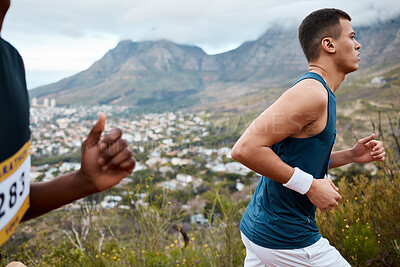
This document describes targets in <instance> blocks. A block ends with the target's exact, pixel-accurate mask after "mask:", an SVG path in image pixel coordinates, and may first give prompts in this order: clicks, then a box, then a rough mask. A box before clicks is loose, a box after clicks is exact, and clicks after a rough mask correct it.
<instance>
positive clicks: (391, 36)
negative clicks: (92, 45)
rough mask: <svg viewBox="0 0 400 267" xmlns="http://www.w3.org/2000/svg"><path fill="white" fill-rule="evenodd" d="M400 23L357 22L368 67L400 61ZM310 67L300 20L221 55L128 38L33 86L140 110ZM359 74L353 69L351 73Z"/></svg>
mask: <svg viewBox="0 0 400 267" xmlns="http://www.w3.org/2000/svg"><path fill="white" fill-rule="evenodd" d="M399 26H400V16H399V17H397V18H395V19H391V20H389V21H387V22H385V23H378V24H374V25H371V26H365V27H359V28H355V31H356V33H357V37H356V38H357V40H358V41H359V42H360V43H361V44H362V45H363V48H362V49H361V59H362V60H361V62H360V70H363V71H362V73H364V74H365V73H368V70H372V69H377V68H379V67H380V66H383V67H385V66H387V65H395V64H397V63H398V62H400V55H399V54H398V53H397V52H396V47H398V46H399V45H400V30H399V28H400V27H399ZM306 70H307V62H306V59H305V56H304V55H303V53H302V51H301V48H300V45H299V43H298V40H297V29H296V28H290V29H280V28H274V29H269V30H267V31H266V32H265V33H264V34H263V35H261V36H260V37H259V38H258V39H256V40H253V41H247V42H244V43H243V44H242V45H241V46H239V47H238V48H236V49H233V50H231V51H227V52H224V53H221V54H216V55H208V54H207V53H205V52H204V50H203V49H201V48H200V47H197V46H191V45H183V44H176V43H173V42H171V41H168V40H158V41H145V42H132V41H130V40H124V41H121V42H120V43H118V45H117V46H116V47H114V48H113V49H111V50H109V51H108V52H107V53H106V54H105V55H104V56H103V57H102V58H101V59H99V60H98V61H96V62H95V63H93V64H92V66H91V67H89V68H88V69H86V70H84V71H82V72H80V73H77V74H76V75H73V76H71V77H68V78H65V79H63V80H61V81H59V82H57V83H53V84H50V85H46V86H41V87H39V88H36V89H32V90H30V94H31V97H37V98H39V99H40V98H44V97H51V98H55V99H56V100H57V103H59V104H61V105H69V104H124V105H132V106H134V107H135V108H136V110H138V111H149V110H155V111H164V110H174V109H181V108H188V109H192V108H196V109H198V108H201V107H204V108H209V107H212V106H213V105H214V104H216V103H219V102H221V100H222V102H229V101H232V99H233V97H241V96H244V95H248V94H252V93H254V92H260V91H262V90H270V89H271V88H277V87H282V88H283V87H287V86H289V85H290V84H291V83H292V82H294V80H295V78H297V77H298V76H299V75H301V74H302V73H303V72H305V71H306ZM370 72H372V71H370ZM357 77H358V76H357V74H355V75H353V74H351V75H350V79H349V80H351V79H358V78H357ZM260 93H261V94H263V93H264V92H260Z"/></svg>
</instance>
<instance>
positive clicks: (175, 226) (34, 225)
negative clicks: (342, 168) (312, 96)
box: [0, 151, 400, 267]
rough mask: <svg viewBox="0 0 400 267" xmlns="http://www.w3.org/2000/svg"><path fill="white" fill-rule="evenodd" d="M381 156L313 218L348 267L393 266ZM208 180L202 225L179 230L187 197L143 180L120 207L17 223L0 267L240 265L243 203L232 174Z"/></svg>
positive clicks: (398, 218) (398, 230)
mask: <svg viewBox="0 0 400 267" xmlns="http://www.w3.org/2000/svg"><path fill="white" fill-rule="evenodd" d="M388 152H389V153H388V156H387V160H386V162H385V163H382V164H379V166H378V167H379V168H378V169H379V170H378V172H377V174H376V175H375V176H369V177H367V176H365V175H363V174H362V173H361V174H360V172H356V171H349V172H343V173H342V174H341V175H346V176H345V177H342V178H341V179H340V180H339V181H338V183H337V185H338V187H339V188H340V191H339V192H340V194H341V196H342V201H341V203H340V205H339V206H338V207H337V208H336V209H334V210H333V211H330V212H325V213H322V212H320V211H317V213H316V220H317V224H318V225H319V227H320V231H321V234H322V235H323V236H324V237H326V238H328V239H329V241H330V243H331V244H332V245H334V246H335V247H336V248H337V249H338V250H339V251H340V252H341V253H342V255H343V256H344V257H345V258H346V260H347V261H349V263H350V264H351V265H352V266H400V264H399V262H400V247H399V244H400V223H399V222H400V212H399V203H400V174H399V172H398V170H399V165H398V163H397V160H394V159H393V157H392V154H393V153H392V152H391V151H388ZM216 175H217V176H218V178H219V179H221V178H225V179H222V180H224V181H225V182H221V183H209V185H208V186H209V188H208V191H207V192H205V193H203V194H202V195H201V196H202V198H203V199H206V201H207V205H206V207H205V208H204V209H203V214H204V217H205V218H207V220H208V221H207V223H206V224H203V225H201V224H191V225H190V226H188V225H186V227H184V224H187V223H186V222H187V221H188V220H189V217H190V214H191V213H190V212H191V211H190V210H182V209H181V208H180V205H177V202H178V199H179V201H185V200H187V199H189V200H190V197H191V194H190V192H185V190H181V191H180V192H178V193H177V195H175V194H176V192H174V191H168V190H163V189H161V188H158V187H156V185H155V181H154V179H153V178H146V179H143V180H142V182H141V183H139V184H136V185H134V189H133V190H128V192H127V193H126V194H124V195H123V205H125V207H122V206H117V207H116V208H114V209H98V208H97V207H98V206H96V205H93V204H91V203H92V202H90V203H86V204H85V203H84V204H82V205H81V207H82V208H81V209H80V210H59V211H56V212H52V213H49V214H47V215H45V216H43V217H41V218H39V219H36V220H31V221H28V222H25V223H23V224H21V225H20V226H19V227H18V229H17V231H16V232H15V233H14V235H13V239H12V240H9V241H8V242H7V243H6V244H5V245H4V246H3V247H2V249H3V252H2V254H1V258H0V266H5V265H6V264H7V263H9V262H10V261H13V260H18V261H22V262H24V263H25V264H26V265H28V266H104V267H106V266H107V267H108V266H174V267H175V266H241V265H242V264H243V260H244V256H245V248H244V246H243V244H242V242H241V239H240V230H239V222H240V219H241V216H242V214H243V212H244V210H245V208H246V206H247V204H248V201H249V200H248V199H247V198H242V200H240V199H238V198H237V197H235V196H234V194H232V191H231V189H230V183H229V181H232V180H235V179H237V177H236V176H235V175H234V174H227V175H226V176H225V177H223V174H216ZM250 178H251V177H250V176H249V177H248V179H250ZM113 190H114V191H111V192H107V193H106V194H110V193H113V192H115V194H117V192H116V191H115V190H117V189H113ZM118 190H119V189H118ZM187 190H189V188H188V189H187ZM243 199H246V200H243ZM126 205H128V206H130V207H131V208H130V209H126ZM185 218H186V219H185Z"/></svg>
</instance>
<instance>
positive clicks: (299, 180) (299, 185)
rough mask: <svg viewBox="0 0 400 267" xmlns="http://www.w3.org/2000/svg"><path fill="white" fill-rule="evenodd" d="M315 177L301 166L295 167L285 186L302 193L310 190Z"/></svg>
mask: <svg viewBox="0 0 400 267" xmlns="http://www.w3.org/2000/svg"><path fill="white" fill-rule="evenodd" d="M313 179H314V177H313V176H312V175H311V174H308V173H306V172H304V171H302V170H300V169H299V168H297V167H295V168H294V173H293V175H292V177H290V179H289V181H288V182H287V183H286V184H283V186H285V187H287V188H289V189H292V190H294V191H296V192H298V193H300V194H302V195H304V194H305V193H307V192H308V190H309V189H310V187H311V184H312V182H313Z"/></svg>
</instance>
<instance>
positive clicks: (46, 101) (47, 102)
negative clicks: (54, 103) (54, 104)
mask: <svg viewBox="0 0 400 267" xmlns="http://www.w3.org/2000/svg"><path fill="white" fill-rule="evenodd" d="M49 104H50V103H49V99H48V98H47V97H46V98H45V99H44V100H43V107H45V108H48V107H49V106H50V105H49Z"/></svg>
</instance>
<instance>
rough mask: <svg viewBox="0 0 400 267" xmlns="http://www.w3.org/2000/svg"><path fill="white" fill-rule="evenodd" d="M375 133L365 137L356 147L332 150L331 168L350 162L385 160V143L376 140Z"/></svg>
mask: <svg viewBox="0 0 400 267" xmlns="http://www.w3.org/2000/svg"><path fill="white" fill-rule="evenodd" d="M374 138H375V134H371V135H370V136H367V137H364V138H362V139H360V140H358V142H357V143H356V144H355V146H354V147H352V148H350V149H346V150H341V151H336V152H332V154H331V163H330V164H329V168H336V167H340V166H343V165H346V164H349V163H368V162H372V161H384V160H385V156H386V152H385V147H384V146H383V143H382V142H381V141H378V140H374Z"/></svg>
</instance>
